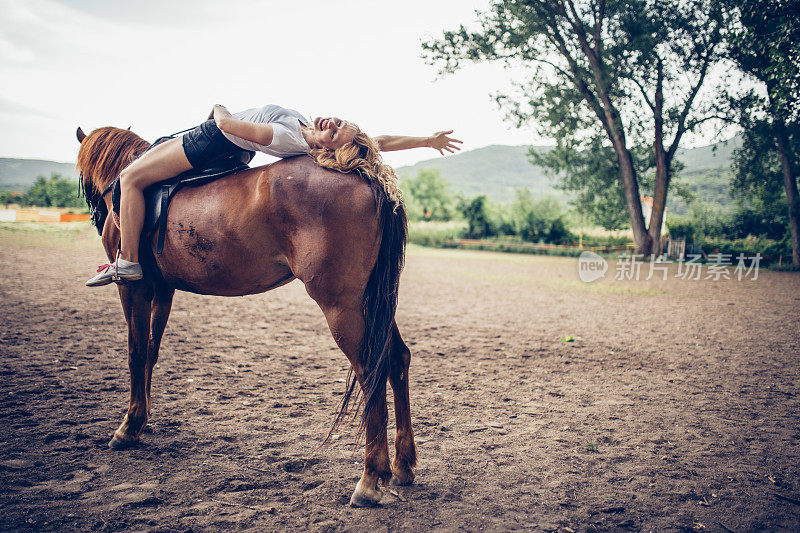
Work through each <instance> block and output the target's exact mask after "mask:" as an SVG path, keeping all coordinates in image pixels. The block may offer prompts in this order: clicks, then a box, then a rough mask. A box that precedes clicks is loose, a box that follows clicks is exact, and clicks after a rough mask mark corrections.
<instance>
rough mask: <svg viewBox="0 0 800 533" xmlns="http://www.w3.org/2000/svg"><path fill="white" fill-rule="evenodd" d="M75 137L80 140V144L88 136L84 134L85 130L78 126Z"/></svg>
mask: <svg viewBox="0 0 800 533" xmlns="http://www.w3.org/2000/svg"><path fill="white" fill-rule="evenodd" d="M75 136H76V137H77V138H78V142H79V143H82V142H83V140H84V139H85V138H86V134H85V133H83V130H82V129H81V127H80V126H78V129H77V131H75Z"/></svg>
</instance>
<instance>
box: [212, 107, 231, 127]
mask: <svg viewBox="0 0 800 533" xmlns="http://www.w3.org/2000/svg"><path fill="white" fill-rule="evenodd" d="M211 118H213V119H214V122H216V123H217V127H218V128H219V129H221V130H222V131H225V129H224V123H225V122H227V119H229V118H231V113H230V111H228V110H227V109H225V106H224V105H220V104H217V105H215V106H214V109H212V110H211Z"/></svg>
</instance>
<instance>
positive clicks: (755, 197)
mask: <svg viewBox="0 0 800 533" xmlns="http://www.w3.org/2000/svg"><path fill="white" fill-rule="evenodd" d="M786 133H787V134H786V140H787V147H788V150H787V151H788V152H789V153H791V154H797V153H800V127H798V125H796V124H794V125H790V126H789V127H787V132H786ZM791 163H792V165H791V175H793V176H796V175H797V167H796V164H797V157H796V156H794V157H792V158H791ZM731 192H732V193H733V195H734V197H736V198H737V200H738V202H739V204H740V206H739V209H738V210H737V212H736V213H735V216H734V217H733V221H732V224H731V236H732V237H733V238H741V237H746V236H747V235H764V236H766V237H769V238H771V239H776V240H782V239H783V238H784V236H785V235H786V233H787V232H788V233H789V234H790V240H791V224H790V221H789V216H790V214H791V210H789V209H788V205H787V195H786V194H785V190H784V173H783V170H782V165H781V156H780V152H779V149H778V144H777V143H776V141H775V136H774V129H773V125H772V124H771V122H770V121H769V120H767V119H761V120H755V121H753V122H751V123H750V124H749V127H748V128H747V129H746V130H745V131H744V132H743V134H742V146H741V148H740V149H738V150H736V151H735V152H734V162H733V179H732V180H731ZM793 255H794V250H793Z"/></svg>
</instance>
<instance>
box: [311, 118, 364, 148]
mask: <svg viewBox="0 0 800 533" xmlns="http://www.w3.org/2000/svg"><path fill="white" fill-rule="evenodd" d="M357 131H358V129H357V128H356V127H355V126H354V125H353V124H351V123H349V122H347V121H346V120H342V119H340V118H337V117H317V118H315V119H314V130H313V132H312V138H313V140H314V141H315V142H316V143H317V144H318V145H319V146H321V147H322V148H325V149H327V150H336V149H337V148H340V147H342V146H344V145H345V144H347V143H349V142H350V141H352V140H353V137H355V135H356V133H357Z"/></svg>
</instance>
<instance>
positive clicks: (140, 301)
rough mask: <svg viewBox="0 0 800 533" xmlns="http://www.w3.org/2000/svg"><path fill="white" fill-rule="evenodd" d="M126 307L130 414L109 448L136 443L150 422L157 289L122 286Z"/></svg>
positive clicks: (136, 284) (143, 285)
mask: <svg viewBox="0 0 800 533" xmlns="http://www.w3.org/2000/svg"><path fill="white" fill-rule="evenodd" d="M119 296H120V300H122V308H123V309H124V311H125V318H126V319H127V321H128V369H129V370H130V375H131V395H130V401H129V403H128V412H127V413H126V414H125V418H124V419H123V420H122V424H121V425H120V426H119V428H118V429H117V431H115V432H114V438H112V439H111V442H109V443H108V446H109V448H114V449H121V448H126V447H128V446H131V445H132V444H135V443H136V442H137V441H138V440H139V434H140V433H141V432H142V429H144V426H145V424H146V423H147V368H146V367H147V351H148V350H147V346H148V344H149V339H150V302H151V300H152V298H153V287H152V286H151V285H150V284H148V283H146V282H144V281H137V282H133V283H125V284H121V285H120V286H119Z"/></svg>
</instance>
